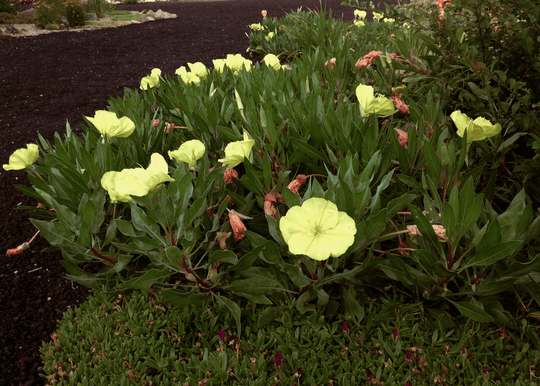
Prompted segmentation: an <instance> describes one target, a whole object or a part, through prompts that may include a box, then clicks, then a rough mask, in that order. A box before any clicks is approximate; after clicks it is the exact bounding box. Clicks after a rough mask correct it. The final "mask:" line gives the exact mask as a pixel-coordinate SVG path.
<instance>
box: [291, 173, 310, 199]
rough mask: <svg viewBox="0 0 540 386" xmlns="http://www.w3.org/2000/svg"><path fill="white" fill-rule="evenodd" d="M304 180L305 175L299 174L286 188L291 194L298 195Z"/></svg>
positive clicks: (305, 178)
mask: <svg viewBox="0 0 540 386" xmlns="http://www.w3.org/2000/svg"><path fill="white" fill-rule="evenodd" d="M306 180H307V177H306V176H305V175H303V174H299V175H297V176H296V179H295V180H294V181H292V182H291V183H290V184H289V185H288V186H287V188H289V190H290V191H291V192H293V193H296V194H298V189H300V187H301V186H302V185H303V184H304V182H306Z"/></svg>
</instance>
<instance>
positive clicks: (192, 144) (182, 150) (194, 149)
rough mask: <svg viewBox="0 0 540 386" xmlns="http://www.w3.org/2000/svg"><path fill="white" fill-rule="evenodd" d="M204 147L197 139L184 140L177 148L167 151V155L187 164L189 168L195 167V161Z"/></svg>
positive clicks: (203, 150) (201, 154) (202, 152)
mask: <svg viewBox="0 0 540 386" xmlns="http://www.w3.org/2000/svg"><path fill="white" fill-rule="evenodd" d="M205 150H206V148H205V147H204V144H203V143H202V142H201V141H199V140H198V139H192V140H191V141H186V142H184V143H183V144H182V145H181V146H180V147H179V148H178V150H175V151H169V157H170V158H174V159H175V160H177V161H178V162H185V163H187V164H189V168H190V169H192V170H193V169H195V165H196V163H197V161H198V160H199V159H200V158H201V157H202V156H203V154H204V152H205Z"/></svg>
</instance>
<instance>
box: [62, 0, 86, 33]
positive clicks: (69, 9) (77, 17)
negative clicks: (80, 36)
mask: <svg viewBox="0 0 540 386" xmlns="http://www.w3.org/2000/svg"><path fill="white" fill-rule="evenodd" d="M65 12H66V18H67V20H68V22H69V25H70V26H71V27H81V26H83V25H84V24H85V23H86V12H85V10H84V7H83V6H82V5H81V3H79V2H72V1H70V2H69V3H67V4H66V10H65Z"/></svg>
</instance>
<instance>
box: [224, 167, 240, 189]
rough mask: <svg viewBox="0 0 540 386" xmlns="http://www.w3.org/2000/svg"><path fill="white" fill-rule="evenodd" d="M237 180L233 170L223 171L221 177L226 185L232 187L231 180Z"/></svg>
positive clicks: (236, 173)
mask: <svg viewBox="0 0 540 386" xmlns="http://www.w3.org/2000/svg"><path fill="white" fill-rule="evenodd" d="M233 177H234V178H236V179H238V177H239V176H238V172H237V171H236V170H234V169H233V168H227V169H226V170H225V175H224V177H223V179H224V181H225V183H226V184H231V185H233V186H234V182H233V181H232V178H233Z"/></svg>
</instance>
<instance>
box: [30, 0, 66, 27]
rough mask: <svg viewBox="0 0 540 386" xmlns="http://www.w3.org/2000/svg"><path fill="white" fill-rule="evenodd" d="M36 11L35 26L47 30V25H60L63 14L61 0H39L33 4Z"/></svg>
mask: <svg viewBox="0 0 540 386" xmlns="http://www.w3.org/2000/svg"><path fill="white" fill-rule="evenodd" d="M34 8H35V9H36V26H37V27H38V28H47V25H54V24H56V25H60V24H61V19H60V18H61V16H62V15H63V14H64V3H63V0H41V1H39V2H37V3H34Z"/></svg>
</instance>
